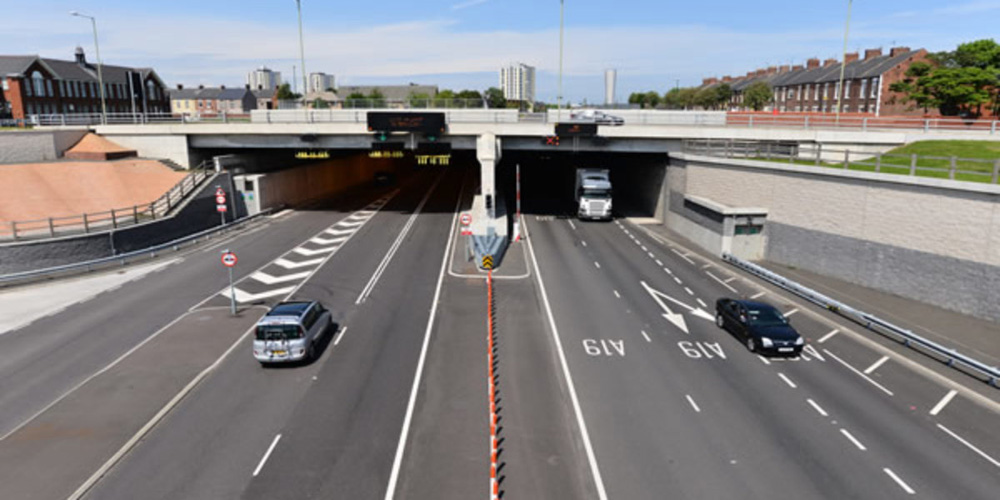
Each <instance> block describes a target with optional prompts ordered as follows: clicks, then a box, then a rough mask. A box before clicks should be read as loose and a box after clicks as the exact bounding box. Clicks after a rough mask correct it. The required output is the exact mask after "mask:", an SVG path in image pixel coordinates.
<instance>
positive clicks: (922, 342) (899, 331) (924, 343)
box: [722, 253, 1000, 387]
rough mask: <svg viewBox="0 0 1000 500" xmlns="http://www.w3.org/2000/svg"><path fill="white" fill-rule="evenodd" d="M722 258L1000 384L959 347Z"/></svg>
mask: <svg viewBox="0 0 1000 500" xmlns="http://www.w3.org/2000/svg"><path fill="white" fill-rule="evenodd" d="M722 260H724V261H726V262H728V263H730V264H732V265H733V266H736V267H737V268H739V269H742V270H744V271H746V272H748V273H750V274H753V275H754V276H757V277H758V278H761V279H763V280H764V281H767V282H768V283H771V284H772V285H775V286H778V287H780V288H783V289H785V290H788V291H789V292H791V293H794V294H795V295H798V296H799V297H802V298H804V299H806V300H808V301H810V302H812V303H814V304H816V305H819V306H821V307H824V308H826V309H827V310H829V311H832V312H834V313H836V314H839V315H841V316H843V317H845V318H847V319H849V320H851V321H854V322H855V323H858V324H859V325H862V326H864V327H865V328H867V329H869V330H871V331H873V332H876V333H878V334H881V335H883V336H885V337H888V338H891V339H893V340H896V341H898V342H900V343H902V344H903V345H905V346H906V347H909V348H911V349H913V350H915V351H918V352H920V353H922V354H925V355H927V356H930V357H932V358H934V359H937V360H938V361H941V362H943V363H945V364H947V365H948V366H950V367H952V368H955V369H957V370H959V371H961V372H963V373H967V374H970V375H974V376H976V377H977V378H980V379H983V380H985V381H986V383H988V384H989V385H991V386H993V387H997V382H998V380H1000V368H997V367H995V366H988V365H986V364H985V363H983V362H981V361H978V360H975V359H973V358H970V357H969V356H966V355H964V354H962V353H960V352H958V351H957V350H955V349H951V348H948V347H945V346H942V345H941V344H938V343H937V342H934V341H931V340H928V339H925V338H923V337H921V336H919V335H917V334H915V333H913V332H912V331H910V330H907V329H905V328H902V327H899V326H896V325H894V324H892V323H890V322H888V321H885V320H883V319H881V318H879V317H877V316H874V315H872V314H868V313H866V312H864V311H860V310H858V309H855V308H853V307H851V306H848V305H847V304H844V303H843V302H840V301H837V300H834V299H831V298H830V297H827V296H826V295H823V294H821V293H819V292H817V291H815V290H813V289H811V288H808V287H805V286H803V285H800V284H799V283H796V282H795V281H792V280H790V279H788V278H785V277H784V276H781V275H780V274H777V273H774V272H772V271H769V270H767V269H765V268H763V267H761V266H758V265H756V264H754V263H752V262H748V261H745V260H743V259H740V258H738V257H734V256H733V255H731V254H728V253H724V254H722Z"/></svg>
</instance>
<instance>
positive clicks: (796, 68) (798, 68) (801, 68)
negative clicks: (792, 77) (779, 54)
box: [792, 64, 805, 71]
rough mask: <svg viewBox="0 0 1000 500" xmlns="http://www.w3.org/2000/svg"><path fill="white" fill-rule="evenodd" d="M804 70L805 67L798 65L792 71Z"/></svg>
mask: <svg viewBox="0 0 1000 500" xmlns="http://www.w3.org/2000/svg"><path fill="white" fill-rule="evenodd" d="M803 69H805V67H804V66H802V65H801V64H796V65H795V66H792V71H802V70H803Z"/></svg>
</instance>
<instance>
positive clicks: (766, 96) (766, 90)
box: [743, 82, 774, 111]
mask: <svg viewBox="0 0 1000 500" xmlns="http://www.w3.org/2000/svg"><path fill="white" fill-rule="evenodd" d="M773 98H774V92H773V91H772V90H771V86H770V85H768V84H767V82H754V83H751V84H750V86H748V87H747V88H746V90H744V91H743V102H744V103H745V104H746V105H747V107H749V108H751V109H753V110H754V111H760V110H762V109H764V108H765V107H766V106H767V105H768V104H770V103H771V100H772V99H773Z"/></svg>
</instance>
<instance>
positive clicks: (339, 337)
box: [333, 326, 347, 345]
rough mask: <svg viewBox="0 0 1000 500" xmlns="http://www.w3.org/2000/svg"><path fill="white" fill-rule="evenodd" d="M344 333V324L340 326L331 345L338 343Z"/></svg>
mask: <svg viewBox="0 0 1000 500" xmlns="http://www.w3.org/2000/svg"><path fill="white" fill-rule="evenodd" d="M345 333H347V327H346V326H342V327H340V331H339V332H337V338H336V339H334V340H333V345H337V344H339V343H340V339H342V338H344V334H345Z"/></svg>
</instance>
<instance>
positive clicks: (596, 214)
mask: <svg viewBox="0 0 1000 500" xmlns="http://www.w3.org/2000/svg"><path fill="white" fill-rule="evenodd" d="M609 174H610V172H609V170H608V169H606V168H578V169H577V170H576V202H577V218H579V219H581V220H583V219H592V220H611V218H612V213H611V208H612V207H611V194H612V191H611V176H610V175H609Z"/></svg>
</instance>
